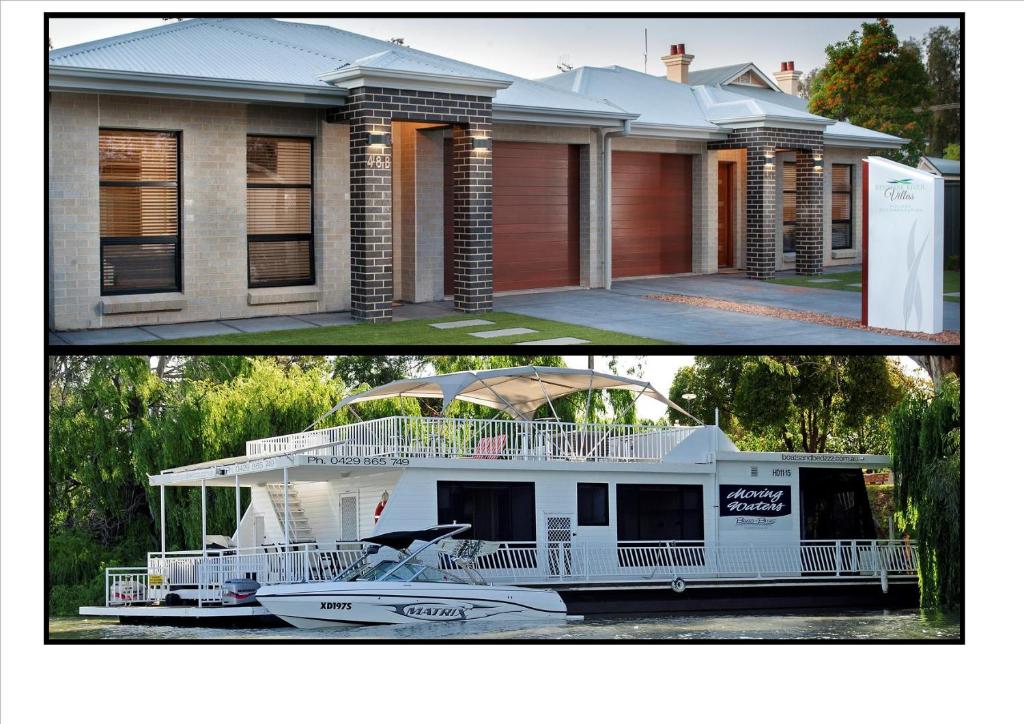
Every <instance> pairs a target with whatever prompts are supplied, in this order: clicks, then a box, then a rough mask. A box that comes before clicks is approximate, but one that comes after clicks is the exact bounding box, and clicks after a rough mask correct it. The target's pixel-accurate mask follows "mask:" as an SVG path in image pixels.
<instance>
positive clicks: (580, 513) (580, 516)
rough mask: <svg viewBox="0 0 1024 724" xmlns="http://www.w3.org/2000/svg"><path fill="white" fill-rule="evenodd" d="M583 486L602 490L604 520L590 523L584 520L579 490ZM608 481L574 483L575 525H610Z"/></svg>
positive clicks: (601, 526)
mask: <svg viewBox="0 0 1024 724" xmlns="http://www.w3.org/2000/svg"><path fill="white" fill-rule="evenodd" d="M584 486H585V487H587V488H601V489H603V490H604V522H603V523H602V522H597V523H590V522H584V519H583V509H582V508H581V507H580V492H581V490H582V489H583V488H584ZM609 487H610V486H609V485H608V483H590V482H578V483H576V525H577V526H580V527H592V528H607V527H608V526H610V525H611V517H612V516H611V498H610V493H609V490H608V489H609Z"/></svg>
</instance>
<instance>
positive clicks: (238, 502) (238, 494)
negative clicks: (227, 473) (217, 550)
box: [235, 475, 242, 548]
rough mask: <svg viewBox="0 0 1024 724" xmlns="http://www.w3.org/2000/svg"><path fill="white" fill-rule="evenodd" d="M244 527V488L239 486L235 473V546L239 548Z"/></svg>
mask: <svg viewBox="0 0 1024 724" xmlns="http://www.w3.org/2000/svg"><path fill="white" fill-rule="evenodd" d="M241 527H242V489H241V488H240V487H239V486H238V476H237V475H235V548H238V547H239V545H238V543H239V540H240V539H241V535H242V533H241V530H240V529H241Z"/></svg>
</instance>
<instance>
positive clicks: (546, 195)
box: [492, 141, 580, 292]
mask: <svg viewBox="0 0 1024 724" xmlns="http://www.w3.org/2000/svg"><path fill="white" fill-rule="evenodd" d="M493 174H494V176H493V204H494V208H493V217H492V218H493V235H494V291H496V292H505V291H512V290H517V289H540V288H547V287H569V286H579V283H580V157H579V146H570V145H556V144H550V143H518V142H510V141H501V142H495V143H494V159H493Z"/></svg>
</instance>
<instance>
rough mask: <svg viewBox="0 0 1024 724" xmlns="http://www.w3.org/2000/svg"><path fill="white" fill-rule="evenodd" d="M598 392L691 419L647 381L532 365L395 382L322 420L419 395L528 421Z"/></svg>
mask: <svg viewBox="0 0 1024 724" xmlns="http://www.w3.org/2000/svg"><path fill="white" fill-rule="evenodd" d="M601 390H628V391H630V392H634V393H636V394H637V396H640V395H644V396H646V397H650V398H651V399H654V400H657V401H658V402H660V403H662V404H663V405H667V406H668V407H671V408H672V409H673V410H676V411H677V412H680V413H682V414H684V415H686V416H687V417H692V416H691V415H690V414H689V413H688V412H687V411H686V410H684V409H683V408H681V407H679V405H677V404H676V403H674V402H672V400H670V399H668V398H667V397H666V396H665V395H663V394H661V393H660V392H658V391H657V390H656V389H654V388H653V387H652V386H651V384H650V383H649V382H643V381H640V380H634V379H630V378H629V377H620V376H619V375H613V374H611V373H608V372H597V371H595V370H580V369H569V368H565V367H535V366H530V367H506V368H502V369H495V370H470V371H467V372H453V373H451V374H447V375H434V376H433V377H419V378H416V379H410V380H396V381H395V382H389V383H388V384H386V385H381V386H380V387H374V388H373V389H372V390H366V391H365V392H359V393H357V394H355V395H349V396H348V397H346V398H345V399H343V400H342V401H341V402H339V403H338V404H337V405H335V406H334V407H332V408H331V410H330V412H328V413H326V414H325V415H324V416H323V417H322V418H320V419H323V418H324V417H328V416H330V415H331V414H332V413H334V412H337V411H338V410H340V409H341V408H342V407H347V406H348V405H351V404H353V403H356V402H367V401H369V400H384V399H388V398H391V397H420V398H436V399H441V400H443V401H444V402H443V406H444V408H447V407H448V406H449V405H450V404H451V403H452V402H454V401H455V400H463V401H465V402H472V403H475V404H477V405H483V406H484V407H490V408H493V409H495V410H500V411H502V412H505V413H508V414H509V415H512V416H513V417H517V418H520V419H523V420H529V419H531V418H532V417H533V415H534V413H535V412H536V411H537V410H538V409H540V408H541V407H543V406H544V405H545V404H548V403H550V402H552V401H553V400H557V399H559V398H561V397H565V396H566V395H571V394H573V393H575V392H599V391H601ZM697 422H700V421H699V420H698V421H697ZM314 424H315V423H314ZM310 427H312V426H310Z"/></svg>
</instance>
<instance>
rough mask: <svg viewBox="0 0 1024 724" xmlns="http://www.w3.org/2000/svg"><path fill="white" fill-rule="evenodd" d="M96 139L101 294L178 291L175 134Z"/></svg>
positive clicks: (103, 133) (109, 134)
mask: <svg viewBox="0 0 1024 724" xmlns="http://www.w3.org/2000/svg"><path fill="white" fill-rule="evenodd" d="M99 134H100V135H99V156H100V158H99V167H100V169H99V170H100V174H99V176H100V267H101V270H102V271H101V275H100V292H101V294H105V295H107V294H132V293H145V292H176V291H181V254H180V249H181V247H180V243H179V242H180V239H181V229H180V224H179V219H180V216H181V215H180V213H179V210H180V206H181V198H180V195H179V193H178V192H179V188H178V166H179V143H178V141H179V138H178V134H177V133H176V132H170V131H125V130H115V129H109V128H101V129H100V132H99Z"/></svg>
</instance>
